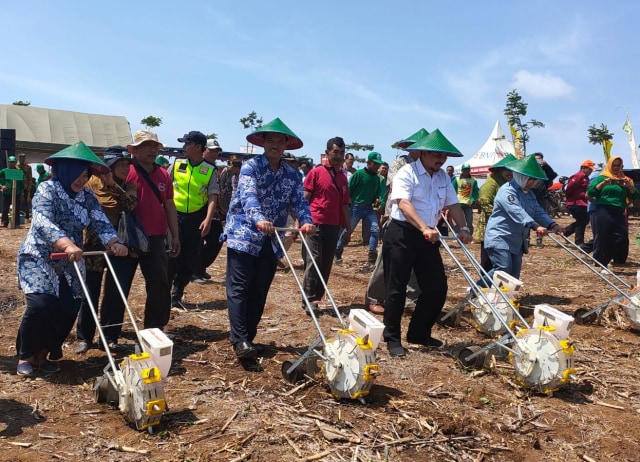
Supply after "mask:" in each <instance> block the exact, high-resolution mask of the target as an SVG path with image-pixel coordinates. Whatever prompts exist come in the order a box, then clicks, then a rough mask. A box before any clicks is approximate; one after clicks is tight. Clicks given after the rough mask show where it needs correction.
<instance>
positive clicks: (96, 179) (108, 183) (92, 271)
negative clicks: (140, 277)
mask: <svg viewBox="0 0 640 462" xmlns="http://www.w3.org/2000/svg"><path fill="white" fill-rule="evenodd" d="M125 155H126V157H125ZM103 160H104V163H105V164H106V165H107V167H109V168H110V169H111V170H110V172H109V173H106V174H100V175H93V176H92V177H91V178H90V179H89V181H88V182H87V184H86V186H87V188H89V189H91V190H92V191H93V192H94V194H95V195H96V198H97V199H98V202H99V203H100V205H101V206H102V210H104V213H105V215H106V216H107V218H108V219H109V221H110V222H111V224H112V225H113V226H114V228H117V227H118V222H119V220H120V215H121V213H122V212H124V211H128V212H131V211H133V209H135V207H136V203H137V188H136V185H135V184H133V183H126V179H127V175H128V174H129V165H130V164H131V159H130V157H129V153H128V152H127V148H125V147H123V146H111V147H108V148H107V149H105V150H104V154H103ZM84 249H85V250H104V249H105V247H104V245H103V244H102V242H101V240H100V237H99V236H98V235H97V234H96V233H95V232H94V231H93V230H92V229H91V228H87V229H86V230H85V232H84ZM85 263H86V266H87V275H86V278H85V282H86V283H87V288H88V289H89V294H90V295H91V302H92V304H93V306H94V308H95V309H96V310H97V309H98V302H99V300H100V292H101V289H102V280H103V279H104V280H105V281H104V295H103V297H102V303H101V304H100V324H101V325H102V326H104V327H103V328H102V331H103V333H104V336H105V339H106V341H107V344H108V345H109V348H110V349H115V348H117V346H118V337H120V333H121V332H122V321H123V319H124V310H125V305H124V301H123V300H122V297H121V296H120V293H119V291H118V287H117V286H116V284H115V280H114V279H113V276H114V275H113V274H111V271H109V270H107V272H106V277H105V268H106V266H107V264H106V261H105V259H104V257H103V256H102V255H96V256H91V257H86V258H85ZM111 265H112V266H113V269H114V270H115V275H116V276H117V278H118V282H119V283H120V286H121V287H122V291H123V292H124V295H125V297H126V296H128V295H129V289H130V288H131V283H130V281H132V280H133V274H134V273H135V265H132V264H131V260H130V259H128V258H112V259H111ZM95 333H96V323H95V321H94V319H93V314H92V313H91V308H90V307H89V303H88V301H87V300H83V301H82V305H81V306H80V314H79V315H78V325H77V337H78V343H77V345H76V349H75V351H76V353H78V354H80V353H85V352H86V351H87V350H88V349H89V348H90V347H91V346H92V343H93V337H94V336H95Z"/></svg>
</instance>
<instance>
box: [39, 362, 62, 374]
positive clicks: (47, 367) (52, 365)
mask: <svg viewBox="0 0 640 462" xmlns="http://www.w3.org/2000/svg"><path fill="white" fill-rule="evenodd" d="M40 370H41V371H42V372H46V373H48V374H55V373H56V372H60V365H59V364H58V363H57V362H55V361H49V360H48V359H45V360H44V362H43V363H42V365H41V366H40Z"/></svg>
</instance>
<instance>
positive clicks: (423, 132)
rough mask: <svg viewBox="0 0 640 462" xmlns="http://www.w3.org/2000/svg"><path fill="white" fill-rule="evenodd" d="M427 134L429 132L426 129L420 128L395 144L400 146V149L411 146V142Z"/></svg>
mask: <svg viewBox="0 0 640 462" xmlns="http://www.w3.org/2000/svg"><path fill="white" fill-rule="evenodd" d="M428 134H429V132H428V131H426V130H425V129H424V128H421V129H420V130H418V131H417V132H415V133H414V134H413V135H410V136H407V137H406V138H405V139H403V140H402V141H398V142H397V143H396V144H397V145H398V146H400V147H401V148H402V149H404V148H406V147H408V146H411V145H412V144H413V143H415V142H417V141H419V140H421V139H422V138H424V137H425V136H427V135H428Z"/></svg>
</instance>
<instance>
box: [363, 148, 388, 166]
mask: <svg viewBox="0 0 640 462" xmlns="http://www.w3.org/2000/svg"><path fill="white" fill-rule="evenodd" d="M367 160H370V161H371V162H374V163H376V164H378V165H379V164H383V163H384V162H382V156H381V155H380V153H379V152H376V151H371V152H370V153H369V155H368V156H367Z"/></svg>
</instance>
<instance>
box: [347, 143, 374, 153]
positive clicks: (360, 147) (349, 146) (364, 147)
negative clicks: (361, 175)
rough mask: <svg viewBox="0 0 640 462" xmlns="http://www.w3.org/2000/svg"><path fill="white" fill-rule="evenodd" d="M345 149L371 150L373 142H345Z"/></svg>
mask: <svg viewBox="0 0 640 462" xmlns="http://www.w3.org/2000/svg"><path fill="white" fill-rule="evenodd" d="M346 148H347V151H373V149H374V145H373V144H360V143H358V142H357V141H354V142H353V143H351V144H347V146H346Z"/></svg>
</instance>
